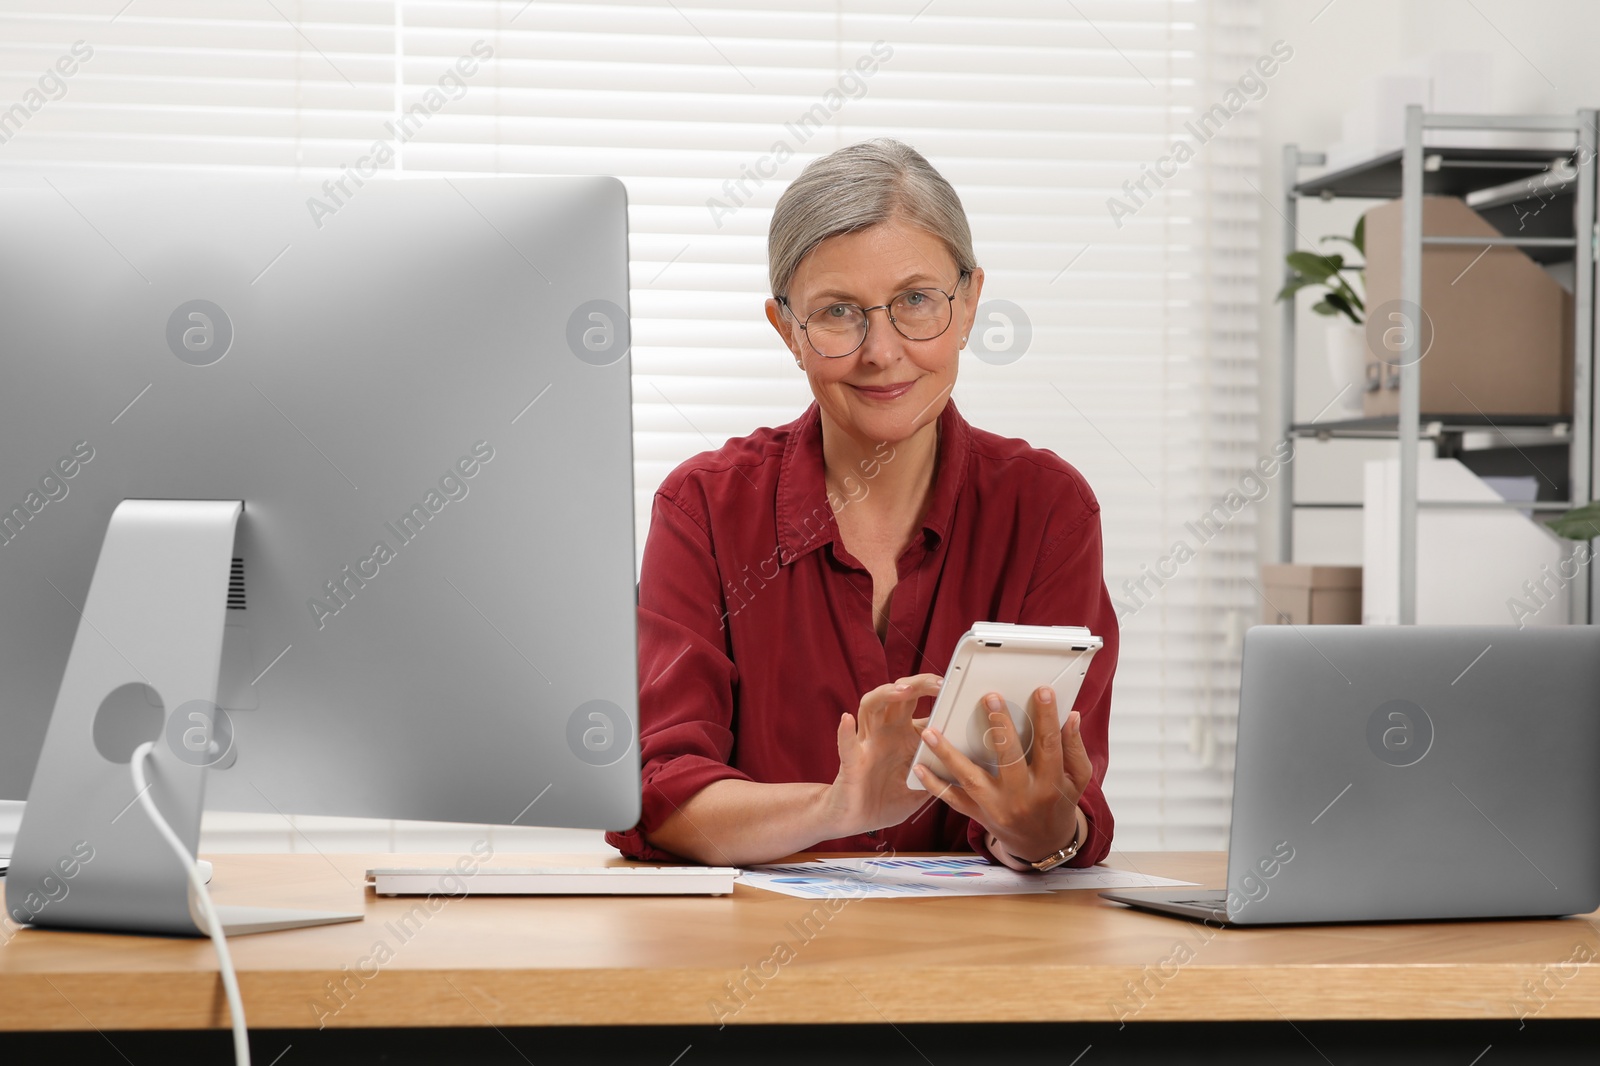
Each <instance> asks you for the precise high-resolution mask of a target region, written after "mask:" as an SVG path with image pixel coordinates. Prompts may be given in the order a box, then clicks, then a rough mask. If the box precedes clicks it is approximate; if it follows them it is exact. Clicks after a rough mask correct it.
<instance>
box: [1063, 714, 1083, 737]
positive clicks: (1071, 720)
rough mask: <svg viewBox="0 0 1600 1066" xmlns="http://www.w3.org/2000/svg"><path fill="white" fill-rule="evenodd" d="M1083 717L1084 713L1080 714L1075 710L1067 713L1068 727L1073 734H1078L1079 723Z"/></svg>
mask: <svg viewBox="0 0 1600 1066" xmlns="http://www.w3.org/2000/svg"><path fill="white" fill-rule="evenodd" d="M1082 719H1083V715H1081V714H1079V713H1078V712H1077V711H1073V712H1072V713H1071V714H1069V715H1067V729H1068V730H1070V731H1071V733H1072V735H1073V736H1077V735H1078V725H1079V723H1080V722H1081V721H1082Z"/></svg>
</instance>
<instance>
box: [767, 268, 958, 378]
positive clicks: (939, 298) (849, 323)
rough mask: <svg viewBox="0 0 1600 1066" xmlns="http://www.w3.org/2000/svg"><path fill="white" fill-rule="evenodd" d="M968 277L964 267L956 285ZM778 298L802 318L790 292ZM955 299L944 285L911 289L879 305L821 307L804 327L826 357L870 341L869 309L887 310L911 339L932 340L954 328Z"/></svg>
mask: <svg viewBox="0 0 1600 1066" xmlns="http://www.w3.org/2000/svg"><path fill="white" fill-rule="evenodd" d="M966 277H967V274H966V272H965V271H962V273H961V276H960V277H959V278H957V279H956V285H957V286H959V285H960V284H961V282H963V281H965V280H966ZM778 302H779V303H781V304H783V306H784V308H785V309H786V310H787V311H788V312H789V314H791V315H794V317H795V319H796V320H798V319H799V318H800V316H799V315H796V314H795V311H794V308H793V307H790V306H789V298H788V297H787V296H780V297H778ZM955 302H956V298H955V297H954V296H952V295H951V294H950V293H948V292H945V291H944V290H943V289H908V290H906V291H905V292H903V293H901V294H900V295H899V296H896V297H895V298H894V299H892V300H890V301H889V302H888V303H886V304H878V305H877V306H875V307H862V306H861V305H860V304H851V303H836V304H828V305H827V306H825V307H819V308H817V309H816V310H815V311H813V312H811V313H810V314H809V315H807V316H806V317H805V320H804V321H802V322H800V329H801V330H802V331H804V332H805V335H806V339H807V340H809V341H810V342H811V347H812V349H813V350H814V351H815V352H816V353H817V354H818V355H820V356H822V357H823V358H825V359H842V358H844V357H845V356H847V355H851V354H853V353H854V352H855V350H856V349H857V348H860V347H861V346H862V345H863V344H865V343H866V340H867V326H868V322H867V315H868V313H869V312H872V311H887V312H888V314H889V324H890V325H891V326H893V327H894V328H895V332H896V333H898V334H900V336H902V337H904V338H905V339H906V340H908V341H931V340H933V339H934V338H935V337H938V336H942V335H943V334H944V331H945V330H947V329H949V328H950V322H951V320H952V319H954V318H955Z"/></svg>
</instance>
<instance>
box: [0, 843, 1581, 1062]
mask: <svg viewBox="0 0 1600 1066" xmlns="http://www.w3.org/2000/svg"><path fill="white" fill-rule="evenodd" d="M454 860H455V856H407V857H405V859H404V861H405V862H406V864H408V865H412V864H415V865H423V864H427V863H436V864H439V865H448V864H449V863H451V862H453V861H454ZM396 861H397V857H396V856H394V855H332V856H320V855H235V856H229V855H223V856H217V857H216V859H215V862H216V874H215V879H214V881H213V890H214V894H215V897H216V899H217V901H218V902H219V903H255V904H262V905H278V906H302V907H326V908H340V909H354V908H355V907H356V906H357V905H358V903H361V902H362V901H363V900H364V907H365V913H366V919H365V921H363V922H360V923H348V924H345V925H336V926H325V927H321V928H315V929H300V930H291V931H286V932H279V933H266V934H259V935H255V936H246V937H239V938H236V939H234V940H232V941H230V943H231V945H232V948H233V956H234V962H235V965H236V966H237V968H238V970H239V974H240V984H241V988H242V992H243V995H244V1001H245V1005H246V1011H247V1014H248V1017H249V1021H250V1025H251V1026H252V1027H253V1028H268V1027H272V1028H315V1027H317V1026H318V1025H319V1024H320V1023H325V1024H326V1025H328V1026H330V1027H332V1026H337V1027H360V1026H483V1025H487V1024H493V1025H495V1026H527V1025H619V1024H620V1025H628V1024H635V1025H637V1024H664V1025H684V1024H687V1025H701V1024H705V1023H708V1022H715V1021H718V1020H719V1019H720V1020H722V1021H726V1022H729V1023H786V1022H804V1023H850V1022H866V1023H879V1022H884V1021H891V1022H933V1021H939V1022H995V1021H1097V1022H1105V1021H1118V1020H1130V1021H1131V1020H1138V1021H1172V1020H1219V1021H1220V1020H1260V1021H1276V1020H1281V1019H1376V1018H1397V1019H1413V1018H1436V1019H1446V1018H1448V1019H1455V1018H1479V1019H1488V1018H1518V1017H1522V1016H1529V1015H1536V1016H1538V1017H1540V1018H1578V1017H1600V961H1586V960H1600V926H1597V919H1600V915H1589V916H1586V917H1582V918H1569V919H1564V920H1559V921H1514V922H1448V923H1419V924H1396V925H1385V926H1374V925H1368V926H1325V927H1315V928H1284V929H1256V930H1215V929H1210V928H1207V927H1205V926H1202V925H1198V924H1193V923H1189V922H1184V921H1179V920H1175V919H1169V918H1162V917H1159V916H1156V915H1148V914H1142V913H1139V912H1136V911H1131V910H1128V909H1126V908H1123V907H1120V906H1117V905H1115V904H1111V903H1108V902H1106V901H1104V900H1101V899H1100V898H1099V897H1098V896H1097V895H1096V894H1095V893H1094V892H1091V891H1067V892H1059V893H1055V894H1050V895H1036V896H1009V897H989V898H984V897H962V898H945V899H904V900H899V899H862V900H851V901H833V909H830V908H829V905H827V904H821V903H817V902H814V901H809V900H801V899H796V898H792V897H788V896H780V895H776V894H773V893H768V892H762V891H760V890H757V889H751V888H746V887H744V886H738V887H736V889H735V891H734V895H733V896H731V897H709V898H708V897H699V898H660V897H657V898H650V897H609V898H605V897H542V898H472V899H463V900H453V901H452V900H443V901H440V902H442V904H443V905H442V906H440V907H439V909H438V910H437V911H436V912H433V913H429V914H426V916H425V919H413V922H412V925H411V926H410V927H409V928H410V929H411V933H410V936H409V938H403V937H402V936H401V935H400V929H399V928H398V927H397V925H396V924H395V923H396V922H397V921H398V920H399V919H400V918H401V917H402V916H403V915H405V914H406V913H407V912H408V911H411V910H412V908H413V907H414V906H416V905H417V904H418V903H419V902H422V901H421V900H419V899H418V898H415V897H413V898H409V899H405V898H395V899H386V898H379V897H377V896H375V895H373V894H372V892H371V891H370V890H366V889H364V888H363V887H361V886H362V874H363V872H364V871H365V870H367V869H369V868H372V867H376V866H385V865H394V864H395V862H396ZM556 862H564V863H570V864H573V865H592V864H593V863H594V862H595V860H594V858H593V857H592V856H591V857H581V856H548V855H546V856H537V857H530V856H517V855H497V856H495V858H494V860H493V863H494V864H496V865H507V866H516V865H531V864H538V865H549V864H554V863H556ZM1111 865H1115V866H1122V867H1126V868H1135V869H1138V870H1141V871H1143V872H1146V873H1153V874H1160V875H1165V876H1170V877H1178V878H1183V879H1186V880H1191V881H1197V882H1200V883H1203V884H1220V883H1221V881H1222V878H1223V876H1224V862H1223V857H1222V856H1221V855H1220V854H1199V853H1195V854H1185V853H1171V852H1167V853H1148V854H1131V855H1123V856H1119V857H1118V858H1117V859H1116V861H1114V862H1113V863H1111ZM808 916H809V917H810V919H811V920H810V923H809V925H808V924H806V923H805V920H806V919H807V917H808ZM8 935H9V936H10V940H9V942H8V943H4V944H0V1031H5V1030H72V1029H80V1030H86V1029H90V1028H94V1029H102V1030H112V1029H200V1028H218V1027H224V1026H225V1024H226V1008H225V1005H224V1002H223V998H222V989H221V983H220V981H219V980H218V979H217V976H216V961H215V957H214V956H213V954H212V949H211V945H210V943H209V942H208V941H205V940H195V941H189V940H180V939H164V938H153V937H132V936H112V935H97V934H80V933H61V932H45V931H38V930H30V929H24V930H17V929H15V928H14V927H11V928H8V929H6V930H4V931H3V932H0V941H3V940H4V939H5V937H6V936H8ZM388 956H392V957H388ZM341 982H342V983H343V986H344V987H343V988H342V989H340V988H339V987H338V986H339V985H340V983H341Z"/></svg>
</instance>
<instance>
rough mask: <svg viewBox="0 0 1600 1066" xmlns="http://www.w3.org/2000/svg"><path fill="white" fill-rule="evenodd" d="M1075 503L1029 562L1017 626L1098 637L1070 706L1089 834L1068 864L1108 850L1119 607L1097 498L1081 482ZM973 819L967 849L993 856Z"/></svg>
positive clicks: (1089, 861) (1087, 862) (1091, 859)
mask: <svg viewBox="0 0 1600 1066" xmlns="http://www.w3.org/2000/svg"><path fill="white" fill-rule="evenodd" d="M1079 497H1080V499H1079V502H1080V503H1081V504H1082V506H1081V507H1079V508H1076V509H1074V510H1072V511H1068V512H1067V513H1066V516H1065V517H1064V519H1063V526H1062V528H1061V530H1060V531H1059V532H1058V533H1056V534H1054V536H1053V537H1052V539H1051V540H1050V541H1049V543H1048V544H1047V546H1046V548H1045V550H1044V551H1043V552H1042V553H1040V556H1039V559H1038V561H1037V563H1036V564H1035V571H1034V572H1035V577H1034V580H1033V582H1032V584H1030V585H1029V587H1028V590H1027V592H1026V594H1025V595H1024V597H1023V603H1022V610H1021V612H1020V614H1019V616H1018V618H1017V623H1018V624H1019V625H1034V626H1084V627H1086V628H1088V630H1089V631H1090V632H1091V633H1094V634H1095V635H1096V636H1098V637H1100V638H1101V639H1102V640H1103V641H1104V645H1103V646H1102V647H1101V649H1100V650H1099V651H1098V652H1096V653H1095V657H1094V660H1093V661H1092V662H1091V663H1090V664H1089V673H1088V675H1087V676H1086V677H1085V678H1084V679H1083V686H1082V687H1081V688H1080V689H1079V690H1078V698H1077V700H1075V701H1074V703H1073V709H1074V710H1076V711H1077V712H1078V714H1079V715H1080V716H1081V722H1080V730H1081V735H1082V737H1083V746H1084V749H1085V750H1086V751H1087V752H1088V754H1089V762H1090V764H1091V765H1092V766H1093V774H1092V775H1091V778H1090V781H1089V784H1088V786H1087V787H1086V788H1085V789H1084V790H1083V796H1082V797H1081V798H1080V799H1079V800H1078V806H1079V807H1081V808H1082V809H1083V814H1084V818H1085V819H1086V820H1087V821H1088V825H1089V832H1088V836H1087V839H1086V840H1084V841H1083V842H1082V846H1081V847H1080V849H1079V851H1078V854H1076V855H1075V856H1073V857H1072V860H1071V861H1070V862H1069V863H1068V865H1069V866H1092V865H1093V864H1095V863H1097V862H1100V861H1101V860H1103V859H1104V858H1105V857H1106V856H1107V855H1109V854H1110V853H1111V837H1112V831H1113V829H1114V825H1113V822H1112V818H1111V808H1110V806H1109V805H1107V803H1106V798H1105V793H1104V792H1103V791H1102V788H1101V786H1102V783H1103V782H1104V781H1105V776H1106V766H1107V763H1108V762H1109V748H1108V745H1109V738H1108V731H1109V726H1110V721H1111V679H1112V675H1113V674H1114V673H1115V672H1116V669H1117V649H1118V644H1119V633H1118V630H1117V612H1116V609H1115V608H1114V607H1113V606H1112V603H1111V594H1110V593H1109V592H1108V591H1106V583H1105V576H1104V549H1103V546H1102V543H1101V539H1100V505H1099V504H1098V503H1097V502H1096V501H1095V499H1094V496H1093V495H1092V494H1091V493H1090V492H1089V490H1088V487H1087V486H1080V488H1079ZM987 835H988V831H987V830H986V829H985V828H984V826H982V825H980V824H978V823H977V822H972V823H971V824H970V825H968V827H967V842H968V844H969V845H971V847H972V850H974V851H976V852H979V853H980V854H983V855H987V856H989V857H990V858H991V859H992V858H994V855H993V853H992V852H991V851H990V850H989V848H988V846H987V842H986V840H985V838H986V837H987Z"/></svg>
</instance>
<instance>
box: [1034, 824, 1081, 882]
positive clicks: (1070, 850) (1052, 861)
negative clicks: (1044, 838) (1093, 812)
mask: <svg viewBox="0 0 1600 1066" xmlns="http://www.w3.org/2000/svg"><path fill="white" fill-rule="evenodd" d="M1082 835H1083V828H1082V823H1081V822H1079V821H1078V820H1077V816H1076V815H1074V816H1073V824H1072V843H1070V844H1068V845H1067V846H1066V847H1064V848H1062V849H1061V850H1060V851H1057V852H1055V853H1053V854H1051V855H1046V856H1045V857H1044V858H1042V859H1040V860H1039V861H1038V862H1030V863H1028V865H1029V866H1031V867H1033V868H1034V869H1035V870H1038V871H1039V872H1040V873H1044V872H1045V871H1046V870H1054V869H1055V868H1056V867H1057V866H1060V865H1061V864H1062V863H1064V862H1066V861H1067V860H1068V859H1071V858H1072V857H1073V856H1074V855H1076V854H1078V849H1079V848H1081V847H1083V840H1082V839H1081V838H1082Z"/></svg>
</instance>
